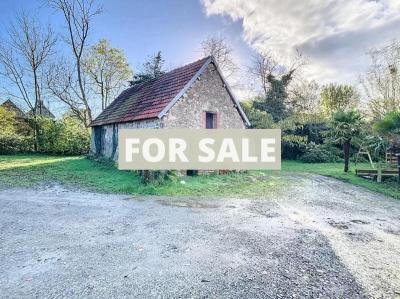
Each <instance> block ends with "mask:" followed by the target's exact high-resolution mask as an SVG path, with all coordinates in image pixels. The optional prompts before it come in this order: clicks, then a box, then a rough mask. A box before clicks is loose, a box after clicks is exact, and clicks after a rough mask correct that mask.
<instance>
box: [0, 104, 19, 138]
mask: <svg viewBox="0 0 400 299" xmlns="http://www.w3.org/2000/svg"><path fill="white" fill-rule="evenodd" d="M15 116H16V115H15V112H13V111H10V110H8V109H7V108H5V107H0V128H1V132H0V133H1V134H2V135H11V134H15V133H16V119H15Z"/></svg>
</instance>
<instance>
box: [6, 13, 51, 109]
mask: <svg viewBox="0 0 400 299" xmlns="http://www.w3.org/2000/svg"><path fill="white" fill-rule="evenodd" d="M55 43H56V38H55V37H54V34H53V32H52V30H51V29H50V27H47V28H44V27H42V26H41V25H40V24H39V22H38V21H37V20H36V19H34V18H33V17H29V16H28V15H27V14H26V13H24V12H22V13H21V14H18V15H17V16H16V18H15V21H14V22H12V23H11V25H10V28H9V30H8V39H7V40H5V41H3V42H2V44H1V45H0V64H1V66H2V68H1V74H2V75H3V76H4V77H5V78H6V79H7V80H8V81H9V82H10V83H11V87H12V88H11V89H9V88H7V87H4V89H5V92H6V94H7V95H9V96H11V97H13V98H18V99H21V100H22V101H23V102H25V104H26V105H27V106H28V107H29V108H30V109H32V112H33V115H34V116H36V114H40V113H41V111H40V110H41V109H42V107H43V98H42V95H43V86H44V84H43V79H44V78H43V73H44V71H45V70H44V68H45V66H46V65H47V64H48V60H49V58H50V56H51V55H52V54H53V49H54V45H55ZM13 90H14V91H13ZM15 90H17V91H18V92H17V93H15Z"/></svg>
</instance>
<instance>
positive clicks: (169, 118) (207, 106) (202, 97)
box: [162, 64, 245, 129]
mask: <svg viewBox="0 0 400 299" xmlns="http://www.w3.org/2000/svg"><path fill="white" fill-rule="evenodd" d="M205 111H206V112H213V113H219V117H220V121H219V123H220V126H219V127H220V128H223V129H244V128H245V123H244V121H243V119H242V117H241V116H240V114H239V112H238V110H237V108H235V107H234V102H233V101H232V99H231V97H230V95H229V93H228V91H227V89H226V87H225V86H224V82H223V81H222V79H221V77H220V76H219V74H218V71H217V70H216V68H215V66H214V65H213V64H209V66H208V67H207V69H206V70H205V71H204V72H203V74H202V75H201V76H200V78H199V80H196V82H195V83H194V84H193V85H192V87H191V88H190V89H189V90H188V91H187V93H186V94H185V95H184V97H183V98H181V99H180V100H179V101H178V102H177V103H176V104H175V105H174V106H173V107H172V108H171V110H170V111H169V112H168V114H167V115H166V116H164V117H163V119H162V121H163V124H164V127H165V128H204V123H203V120H202V113H203V112H205Z"/></svg>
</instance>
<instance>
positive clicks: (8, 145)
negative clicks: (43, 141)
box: [0, 134, 33, 155]
mask: <svg viewBox="0 0 400 299" xmlns="http://www.w3.org/2000/svg"><path fill="white" fill-rule="evenodd" d="M32 151H33V138H32V137H31V136H21V135H17V134H7V135H0V154H2V155H5V154H16V153H27V152H32Z"/></svg>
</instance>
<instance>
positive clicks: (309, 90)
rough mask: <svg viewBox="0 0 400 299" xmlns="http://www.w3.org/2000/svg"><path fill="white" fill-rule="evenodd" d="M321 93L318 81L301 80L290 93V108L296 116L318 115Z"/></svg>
mask: <svg viewBox="0 0 400 299" xmlns="http://www.w3.org/2000/svg"><path fill="white" fill-rule="evenodd" d="M320 93H321V88H320V86H319V85H318V83H317V82H316V81H307V80H299V81H298V82H296V83H295V84H293V86H292V88H291V89H290V91H289V106H290V108H291V110H292V111H293V113H296V114H317V113H319V112H320V111H319V110H320V107H321V96H320Z"/></svg>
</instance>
